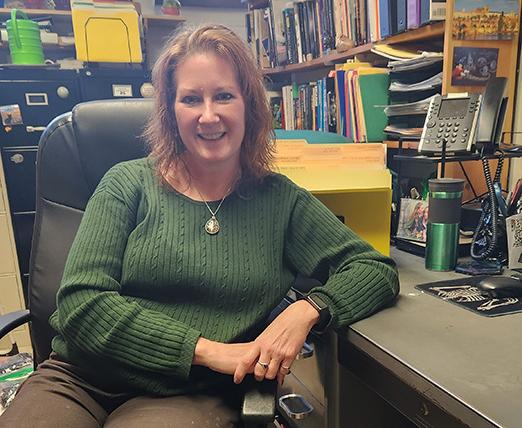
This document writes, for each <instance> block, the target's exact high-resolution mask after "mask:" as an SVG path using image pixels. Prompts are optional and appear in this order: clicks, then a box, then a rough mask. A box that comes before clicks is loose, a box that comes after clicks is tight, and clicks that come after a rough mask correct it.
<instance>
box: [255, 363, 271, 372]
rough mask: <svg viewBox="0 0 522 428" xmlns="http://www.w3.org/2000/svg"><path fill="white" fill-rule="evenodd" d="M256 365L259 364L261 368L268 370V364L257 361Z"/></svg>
mask: <svg viewBox="0 0 522 428" xmlns="http://www.w3.org/2000/svg"><path fill="white" fill-rule="evenodd" d="M257 364H259V365H260V366H261V367H263V368H264V369H265V370H266V369H268V366H269V364H270V363H262V362H261V361H258V362H257Z"/></svg>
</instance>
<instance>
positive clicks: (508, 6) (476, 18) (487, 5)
mask: <svg viewBox="0 0 522 428" xmlns="http://www.w3.org/2000/svg"><path fill="white" fill-rule="evenodd" d="M454 5H455V6H454V11H453V22H452V34H453V38H454V39H457V40H511V39H512V38H513V36H514V35H515V34H516V33H518V27H519V22H518V13H519V12H518V1H517V0H502V1H498V0H455V3H454Z"/></svg>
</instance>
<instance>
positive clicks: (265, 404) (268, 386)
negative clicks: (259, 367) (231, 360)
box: [241, 376, 277, 427]
mask: <svg viewBox="0 0 522 428" xmlns="http://www.w3.org/2000/svg"><path fill="white" fill-rule="evenodd" d="M243 382H244V383H245V395H244V398H243V406H242V408H241V419H242V420H243V422H244V423H245V427H251V426H252V427H255V426H258V425H266V424H268V423H270V422H273V421H274V418H275V408H276V393H277V381H275V380H264V381H263V382H258V381H256V380H255V378H254V377H253V376H247V377H246V378H245V380H244V381H243Z"/></svg>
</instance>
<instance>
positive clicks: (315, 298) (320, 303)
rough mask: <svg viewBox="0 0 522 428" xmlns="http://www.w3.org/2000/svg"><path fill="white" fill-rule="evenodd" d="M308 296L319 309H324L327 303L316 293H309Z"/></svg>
mask: <svg viewBox="0 0 522 428" xmlns="http://www.w3.org/2000/svg"><path fill="white" fill-rule="evenodd" d="M308 298H309V299H310V300H311V301H313V302H314V304H315V305H316V306H317V307H318V309H319V310H323V309H326V308H327V307H328V305H327V304H326V303H325V302H324V300H323V299H321V298H320V297H319V296H318V295H317V294H310V295H309V296H308Z"/></svg>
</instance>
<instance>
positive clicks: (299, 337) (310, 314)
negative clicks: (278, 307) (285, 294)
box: [234, 300, 319, 384]
mask: <svg viewBox="0 0 522 428" xmlns="http://www.w3.org/2000/svg"><path fill="white" fill-rule="evenodd" d="M318 320H319V313H318V312H317V310H316V309H314V307H313V306H312V305H310V303H308V302H307V301H306V300H299V301H297V302H295V303H292V304H291V305H290V306H289V307H288V308H286V309H285V310H284V311H283V312H281V313H280V314H279V315H278V316H277V318H276V319H275V320H274V321H272V323H271V324H270V325H269V326H268V327H267V328H266V329H265V330H264V331H263V332H262V333H261V334H260V335H259V336H258V337H257V339H256V340H255V341H254V342H253V343H252V345H251V347H250V349H249V352H248V353H246V354H245V355H244V356H243V357H242V358H241V360H240V363H239V364H238V366H237V368H236V370H235V372H234V382H235V383H241V382H242V381H243V379H244V377H245V375H246V374H247V373H252V371H253V373H254V375H255V377H256V379H257V380H259V381H261V380H263V379H265V378H266V379H275V378H276V377H277V380H278V382H279V384H282V383H283V379H284V377H285V376H286V375H287V374H288V373H290V367H291V365H292V363H293V362H294V360H295V358H296V356H297V354H298V353H299V351H300V350H301V348H302V347H303V344H304V342H305V340H306V337H307V336H308V333H309V332H310V330H311V328H312V327H313V326H314V324H315V323H316V322H317V321H318Z"/></svg>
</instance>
